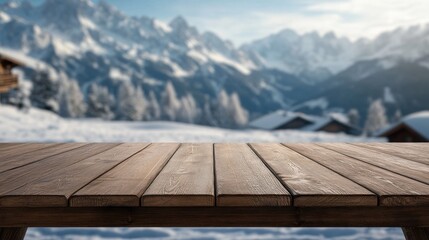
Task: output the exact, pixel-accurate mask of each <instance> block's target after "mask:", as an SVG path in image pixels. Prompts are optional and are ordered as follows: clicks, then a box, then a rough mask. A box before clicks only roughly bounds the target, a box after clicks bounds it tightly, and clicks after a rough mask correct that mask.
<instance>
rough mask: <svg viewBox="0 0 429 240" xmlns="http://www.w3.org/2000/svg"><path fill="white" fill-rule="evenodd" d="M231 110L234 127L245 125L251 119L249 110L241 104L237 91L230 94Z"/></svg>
mask: <svg viewBox="0 0 429 240" xmlns="http://www.w3.org/2000/svg"><path fill="white" fill-rule="evenodd" d="M230 102H231V103H230V111H231V113H230V114H231V118H232V121H233V126H234V127H238V128H241V127H244V126H245V125H246V124H247V122H248V121H249V114H248V112H247V111H246V110H245V109H244V108H243V107H242V106H241V102H240V98H239V97H238V94H237V93H235V92H234V93H233V94H231V96H230Z"/></svg>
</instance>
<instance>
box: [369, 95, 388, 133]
mask: <svg viewBox="0 0 429 240" xmlns="http://www.w3.org/2000/svg"><path fill="white" fill-rule="evenodd" d="M386 125H387V118H386V110H385V108H384V106H383V102H382V101H381V99H377V100H374V101H373V102H372V103H371V104H370V106H369V108H368V115H367V119H366V122H365V133H366V134H368V135H374V133H375V132H376V131H377V130H380V129H381V128H383V127H385V126H386Z"/></svg>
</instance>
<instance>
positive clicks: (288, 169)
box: [251, 143, 377, 207]
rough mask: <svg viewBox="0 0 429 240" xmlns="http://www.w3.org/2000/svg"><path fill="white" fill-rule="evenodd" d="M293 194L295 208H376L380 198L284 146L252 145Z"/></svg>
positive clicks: (270, 144)
mask: <svg viewBox="0 0 429 240" xmlns="http://www.w3.org/2000/svg"><path fill="white" fill-rule="evenodd" d="M251 147H252V148H253V149H254V150H255V152H256V153H257V154H258V156H259V157H260V158H261V159H262V160H264V161H265V162H266V164H267V165H268V166H269V168H270V169H272V171H273V172H274V173H275V174H276V176H277V177H278V178H279V179H281V181H282V182H283V184H285V185H286V186H287V188H288V189H289V190H290V192H291V193H292V195H293V205H294V206H300V207H304V206H305V207H313V206H325V207H326V206H376V205H377V196H376V195H375V194H374V193H372V192H370V191H368V190H367V189H365V188H363V187H362V186H360V185H358V184H356V183H354V182H353V181H351V180H349V179H347V178H345V177H343V176H341V175H339V174H338V173H335V172H333V171H331V170H329V169H327V168H325V167H323V166H322V165H320V164H318V163H316V162H314V161H312V160H310V159H308V158H307V157H304V156H303V155H301V154H299V153H297V152H295V151H292V150H290V149H289V148H286V147H284V146H283V145H280V144H272V143H266V144H251Z"/></svg>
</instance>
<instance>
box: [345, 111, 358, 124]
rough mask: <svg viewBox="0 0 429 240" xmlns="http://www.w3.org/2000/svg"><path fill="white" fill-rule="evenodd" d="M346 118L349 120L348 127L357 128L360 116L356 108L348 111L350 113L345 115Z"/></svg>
mask: <svg viewBox="0 0 429 240" xmlns="http://www.w3.org/2000/svg"><path fill="white" fill-rule="evenodd" d="M347 117H348V119H349V123H350V125H352V126H355V127H358V126H359V122H360V115H359V111H358V110H357V109H356V108H352V109H350V111H349V112H348V113H347Z"/></svg>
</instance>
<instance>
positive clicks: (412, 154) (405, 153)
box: [353, 143, 429, 164]
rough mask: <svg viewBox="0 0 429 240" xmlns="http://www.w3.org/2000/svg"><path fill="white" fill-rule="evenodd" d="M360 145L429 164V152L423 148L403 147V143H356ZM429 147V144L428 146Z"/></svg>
mask: <svg viewBox="0 0 429 240" xmlns="http://www.w3.org/2000/svg"><path fill="white" fill-rule="evenodd" d="M353 145H356V146H358V147H364V148H369V149H372V150H376V151H379V152H383V153H386V154H389V155H394V156H397V157H400V158H404V159H408V160H411V161H415V162H420V163H424V164H429V152H428V153H426V152H424V151H422V149H411V148H407V147H402V146H401V145H397V144H395V145H392V144H390V143H389V144H385V143H354V144H353ZM427 147H428V148H429V145H428V146H427Z"/></svg>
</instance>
